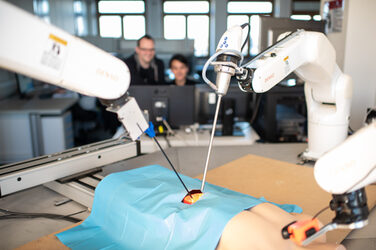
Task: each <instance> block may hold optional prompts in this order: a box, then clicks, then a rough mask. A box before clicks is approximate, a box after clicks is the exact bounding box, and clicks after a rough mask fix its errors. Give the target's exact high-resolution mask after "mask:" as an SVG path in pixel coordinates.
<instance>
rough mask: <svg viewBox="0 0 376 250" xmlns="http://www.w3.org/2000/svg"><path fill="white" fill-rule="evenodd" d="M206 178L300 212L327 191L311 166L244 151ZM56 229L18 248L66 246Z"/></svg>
mask: <svg viewBox="0 0 376 250" xmlns="http://www.w3.org/2000/svg"><path fill="white" fill-rule="evenodd" d="M198 178H201V176H198ZM207 181H208V182H210V183H212V184H215V185H218V186H222V187H226V188H229V189H232V190H234V191H238V192H241V193H244V194H249V195H252V196H255V197H259V196H264V197H265V198H266V199H267V200H269V201H272V202H276V203H289V204H297V205H299V206H300V207H302V208H303V213H306V214H311V215H313V214H315V213H316V212H317V211H319V210H320V209H322V208H323V207H325V206H327V205H328V203H329V201H330V199H331V195H330V194H328V193H326V192H324V191H323V190H321V188H320V187H319V186H318V185H317V184H316V181H315V180H314V176H313V168H312V167H306V166H299V165H294V164H290V163H286V162H282V161H276V160H272V159H268V158H264V157H259V156H254V155H247V156H244V157H242V158H239V159H238V160H235V161H232V162H230V163H228V164H225V165H223V166H222V167H218V168H215V169H212V170H210V171H209V172H208V175H207ZM366 192H367V197H368V205H369V207H370V209H372V208H373V207H374V206H375V204H376V186H375V185H371V186H368V187H367V188H366ZM332 218H333V212H331V211H329V210H328V211H326V212H324V213H323V214H321V215H320V216H319V219H320V220H321V221H322V222H323V223H324V224H325V223H328V222H329V221H330V220H331V219H332ZM349 232H350V230H336V231H332V232H329V233H328V234H327V239H328V242H333V243H334V242H337V243H339V242H341V241H342V240H343V239H344V238H345V237H346V235H347V234H348V233H349ZM55 234H56V232H55V233H53V234H50V235H47V236H44V237H42V238H40V239H38V240H36V241H32V242H30V243H28V244H25V245H24V246H22V247H20V248H19V249H68V248H67V247H65V246H64V245H63V244H62V243H61V242H60V241H59V240H58V239H57V238H56V236H55Z"/></svg>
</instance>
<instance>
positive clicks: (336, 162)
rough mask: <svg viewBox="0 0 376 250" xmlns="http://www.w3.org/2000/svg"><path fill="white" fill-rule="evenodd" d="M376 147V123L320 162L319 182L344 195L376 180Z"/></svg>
mask: <svg viewBox="0 0 376 250" xmlns="http://www.w3.org/2000/svg"><path fill="white" fill-rule="evenodd" d="M375 150H376V122H374V123H372V124H370V125H369V126H367V127H365V128H362V129H360V130H359V131H357V132H356V133H355V134H354V135H352V136H350V137H349V138H348V139H347V140H346V141H345V142H344V143H342V144H341V145H339V146H338V147H336V148H334V149H333V150H331V151H329V152H328V153H326V154H324V155H323V156H322V157H321V158H320V159H319V160H318V161H317V162H316V164H315V168H314V174H315V179H316V181H317V183H318V184H319V185H320V187H321V188H322V189H324V190H325V191H327V192H329V193H332V194H343V193H348V192H352V191H355V190H358V189H360V188H363V187H365V186H367V185H369V184H371V183H373V182H376V152H375Z"/></svg>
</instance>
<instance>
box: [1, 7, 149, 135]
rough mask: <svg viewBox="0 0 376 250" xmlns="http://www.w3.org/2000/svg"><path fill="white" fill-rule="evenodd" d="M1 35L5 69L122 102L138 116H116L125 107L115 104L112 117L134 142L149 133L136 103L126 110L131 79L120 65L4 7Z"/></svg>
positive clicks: (21, 11)
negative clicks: (122, 125)
mask: <svg viewBox="0 0 376 250" xmlns="http://www.w3.org/2000/svg"><path fill="white" fill-rule="evenodd" d="M0 33H1V34H2V36H3V38H2V39H0V48H1V49H0V68H5V69H7V70H10V71H14V72H18V73H21V74H24V75H27V76H29V77H32V78H34V79H37V80H41V81H44V82H48V83H51V84H54V85H56V86H59V87H62V88H66V89H69V90H73V91H76V92H79V93H81V94H83V95H88V96H95V97H98V98H100V99H105V100H119V99H121V100H122V102H121V104H120V106H129V107H131V109H130V110H131V111H132V112H131V113H132V115H133V116H129V115H127V114H126V113H124V111H129V109H125V110H124V109H122V110H123V111H122V112H117V111H118V110H120V108H121V107H117V108H116V107H113V106H115V105H112V104H111V105H110V106H112V109H111V111H113V112H116V113H117V114H118V117H119V119H120V120H121V121H122V123H123V124H124V126H125V128H126V130H127V131H128V133H129V134H130V136H131V138H132V140H135V139H137V137H139V136H140V135H141V134H142V131H145V130H146V129H147V128H148V124H147V122H146V120H145V119H144V118H143V114H142V112H141V110H140V109H139V107H138V105H137V103H136V102H135V101H134V100H133V101H132V102H131V103H130V104H129V105H128V104H127V103H128V101H129V100H130V99H129V98H128V97H127V96H126V91H127V90H128V87H129V83H130V73H129V69H128V67H127V65H126V64H125V63H124V62H122V61H121V60H120V59H118V58H116V57H114V56H112V55H110V54H108V53H107V52H105V51H103V50H101V49H99V48H97V47H95V46H93V45H91V44H90V43H88V42H85V41H83V40H81V39H79V38H77V37H74V36H72V35H70V34H68V33H67V32H65V31H63V30H61V29H59V28H57V27H54V26H52V25H49V24H47V23H45V22H43V21H42V20H40V19H39V18H37V17H35V16H33V15H31V14H29V13H27V12H25V11H23V10H21V9H19V8H17V7H14V6H13V5H11V4H9V3H7V2H4V1H0ZM132 103H133V104H132ZM124 117H127V119H129V118H131V121H129V120H127V122H125V120H124ZM129 123H131V124H132V125H131V126H130V125H129ZM137 124H138V125H139V126H140V127H141V130H142V131H141V130H140V128H139V127H138V126H136V125H137Z"/></svg>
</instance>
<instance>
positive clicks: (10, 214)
mask: <svg viewBox="0 0 376 250" xmlns="http://www.w3.org/2000/svg"><path fill="white" fill-rule="evenodd" d="M86 211H87V210H86V209H85V210H82V211H79V212H75V213H72V214H68V215H61V214H50V213H23V212H15V211H10V210H6V209H2V208H0V212H2V213H4V214H5V215H1V216H0V220H7V219H34V218H47V219H56V220H66V221H70V222H73V223H77V222H80V221H81V220H79V219H76V218H74V217H72V216H73V215H76V214H80V213H83V212H86Z"/></svg>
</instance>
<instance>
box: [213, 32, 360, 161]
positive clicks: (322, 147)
mask: <svg viewBox="0 0 376 250" xmlns="http://www.w3.org/2000/svg"><path fill="white" fill-rule="evenodd" d="M232 33H234V32H233V31H232V30H231V29H230V30H228V31H227V32H226V33H225V34H224V35H223V37H222V38H221V41H220V42H219V47H218V50H219V51H221V50H223V49H222V48H220V46H221V45H222V44H223V42H224V41H225V38H226V37H231V36H233V34H232ZM234 36H235V37H238V40H240V39H241V36H239V34H234ZM235 40H236V39H235ZM230 45H231V44H230ZM237 46H238V45H234V46H229V48H230V47H235V48H236V47H237ZM223 53H224V54H229V52H226V51H225V50H224V52H223ZM220 59H221V58H219V57H218V58H217V61H216V62H215V63H214V64H216V65H215V67H216V68H215V70H216V71H217V72H218V73H217V75H218V76H217V85H218V77H219V76H220V75H223V74H224V73H223V69H226V68H228V67H229V66H228V63H227V62H225V61H224V60H222V61H221V62H219V60H220ZM335 59H336V57H335V50H334V48H333V46H332V45H331V44H330V42H329V40H328V39H327V38H326V36H325V35H324V34H322V33H319V32H308V31H304V30H298V31H297V32H295V33H292V34H290V35H288V36H286V37H284V38H282V39H281V40H280V41H279V42H277V43H276V44H275V45H273V46H271V47H270V48H268V49H267V50H265V51H264V52H262V53H260V54H259V55H258V56H256V57H255V58H254V59H253V60H252V61H250V62H248V63H247V64H245V65H242V66H239V67H237V66H236V65H233V69H234V71H235V75H236V78H237V79H238V82H239V86H240V88H241V89H242V90H243V91H246V92H256V93H263V92H266V91H268V90H270V89H271V88H272V87H274V86H275V85H277V84H278V83H279V82H280V81H281V80H283V79H284V78H285V77H286V76H287V75H289V74H290V73H291V72H295V73H296V74H297V75H298V76H299V77H300V78H301V79H303V80H304V81H305V86H304V92H305V98H306V103H307V113H308V149H307V150H306V151H305V152H304V153H303V159H305V160H317V159H318V158H319V157H320V156H321V155H322V154H323V153H325V152H327V151H328V150H330V149H331V148H333V147H335V146H337V145H338V144H340V143H341V142H343V141H344V140H345V139H346V137H347V131H348V122H349V118H350V105H351V96H352V81H351V78H350V77H349V76H348V75H345V74H343V73H342V72H341V70H340V69H339V67H338V65H337V64H336V61H335ZM228 75H229V74H228ZM228 84H229V80H228V81H227V86H228ZM222 85H224V84H222Z"/></svg>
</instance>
